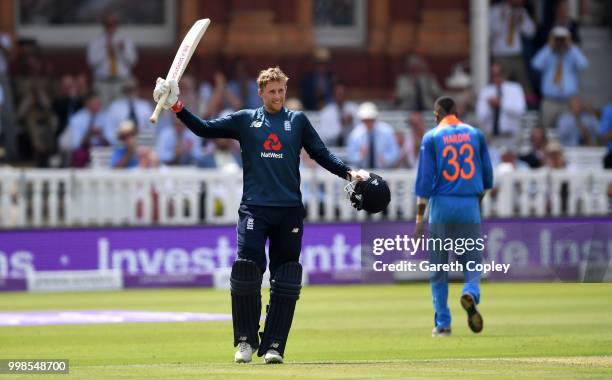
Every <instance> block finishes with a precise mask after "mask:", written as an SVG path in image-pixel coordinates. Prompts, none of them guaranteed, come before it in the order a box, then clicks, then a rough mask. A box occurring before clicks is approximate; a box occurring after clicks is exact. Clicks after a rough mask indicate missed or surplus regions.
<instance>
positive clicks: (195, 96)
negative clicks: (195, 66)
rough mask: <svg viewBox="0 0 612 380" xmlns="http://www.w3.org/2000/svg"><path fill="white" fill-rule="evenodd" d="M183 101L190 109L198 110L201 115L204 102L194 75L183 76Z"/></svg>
mask: <svg viewBox="0 0 612 380" xmlns="http://www.w3.org/2000/svg"><path fill="white" fill-rule="evenodd" d="M180 86H181V101H182V102H183V104H184V105H185V107H188V108H189V109H190V110H194V112H197V115H201V113H200V112H201V111H202V109H203V108H204V105H203V104H202V103H203V101H202V98H201V96H200V92H199V91H198V88H197V82H196V79H195V78H194V77H193V76H192V75H189V74H188V75H183V77H182V78H181V83H180Z"/></svg>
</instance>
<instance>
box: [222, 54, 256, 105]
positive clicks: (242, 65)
mask: <svg viewBox="0 0 612 380" xmlns="http://www.w3.org/2000/svg"><path fill="white" fill-rule="evenodd" d="M227 92H228V96H230V97H231V98H232V103H233V107H232V108H233V109H235V110H239V109H244V108H249V109H254V108H258V107H260V106H261V98H260V97H259V94H258V88H257V81H256V79H255V78H253V77H251V76H249V73H248V69H247V65H246V62H244V61H243V60H238V61H237V62H236V65H235V68H234V78H233V79H231V80H230V81H229V83H228V84H227Z"/></svg>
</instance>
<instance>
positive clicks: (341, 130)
mask: <svg viewBox="0 0 612 380" xmlns="http://www.w3.org/2000/svg"><path fill="white" fill-rule="evenodd" d="M346 98H347V96H346V86H345V85H344V84H342V83H339V82H337V83H334V98H333V100H332V101H331V102H330V103H328V104H327V105H326V106H325V107H323V109H322V110H321V121H320V123H319V125H318V126H316V130H317V132H318V133H319V136H320V137H321V139H322V140H323V142H324V143H325V145H327V146H343V145H344V144H345V143H346V138H347V137H348V135H349V133H350V132H351V130H352V129H353V127H354V126H355V125H356V124H357V108H358V106H357V104H356V103H354V102H351V101H349V100H347V99H346Z"/></svg>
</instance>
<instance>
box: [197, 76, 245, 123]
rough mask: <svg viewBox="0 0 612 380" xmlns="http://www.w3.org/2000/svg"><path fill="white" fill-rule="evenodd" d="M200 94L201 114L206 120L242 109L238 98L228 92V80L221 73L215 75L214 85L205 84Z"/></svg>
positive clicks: (202, 85)
mask: <svg viewBox="0 0 612 380" xmlns="http://www.w3.org/2000/svg"><path fill="white" fill-rule="evenodd" d="M198 93H199V96H200V99H201V100H202V107H201V109H200V111H201V112H200V114H201V115H202V117H203V118H204V119H212V118H217V117H220V115H222V114H228V113H231V112H234V111H238V110H239V109H240V107H241V104H240V101H239V100H238V98H237V97H235V96H233V95H232V94H231V93H230V92H229V91H228V88H227V80H226V78H225V75H224V74H223V73H222V72H220V71H217V72H215V74H214V84H213V85H211V84H210V83H208V82H203V83H202V84H201V85H200V88H199V90H198Z"/></svg>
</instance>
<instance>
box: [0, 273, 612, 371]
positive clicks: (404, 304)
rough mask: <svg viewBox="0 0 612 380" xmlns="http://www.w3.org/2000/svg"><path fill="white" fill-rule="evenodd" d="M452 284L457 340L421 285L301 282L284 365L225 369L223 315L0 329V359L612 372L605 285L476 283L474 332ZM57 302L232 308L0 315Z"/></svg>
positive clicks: (142, 301) (78, 298)
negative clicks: (478, 325) (445, 330)
mask: <svg viewBox="0 0 612 380" xmlns="http://www.w3.org/2000/svg"><path fill="white" fill-rule="evenodd" d="M460 291H461V288H460V286H459V285H458V284H454V285H452V286H451V292H450V299H449V301H450V305H451V310H452V312H453V317H454V320H453V336H452V337H450V338H432V337H431V335H430V334H431V329H432V327H433V326H432V323H433V322H432V309H431V299H430V293H429V287H428V286H427V285H426V284H409V285H387V286H343V287H307V288H305V289H304V290H303V292H302V297H301V299H300V301H299V303H298V308H297V312H296V317H295V320H294V324H293V329H292V331H291V335H290V338H289V343H288V347H287V351H286V361H287V362H286V364H284V365H282V366H264V365H262V364H261V358H256V359H255V361H254V362H253V363H252V364H247V365H245V364H242V365H238V364H233V363H232V359H233V353H234V349H233V347H232V342H231V339H232V332H231V322H227V321H226V322H212V323H156V324H150V323H137V324H121V325H75V326H67V325H64V326H37V327H33V326H32V327H0V358H68V359H70V375H68V376H66V375H59V376H54V377H53V378H58V379H66V378H75V379H76V378H79V379H115V378H134V379H136V378H142V379H176V378H193V379H234V378H245V379H265V380H270V379H408V378H452V379H455V378H469V379H478V378H486V379H491V378H496V379H498V378H508V379H515V378H527V379H545V378H551V379H562V378H572V379H576V378H578V379H583V378H584V379H604V378H608V379H610V378H612V284H508V283H506V284H484V285H483V297H482V304H481V312H482V313H483V316H484V318H485V328H484V331H483V333H482V334H480V335H474V334H472V333H471V332H470V331H469V330H468V327H467V324H466V321H465V313H464V311H463V310H462V309H461V306H460V305H459V296H460ZM266 293H267V292H266ZM58 309H70V310H83V309H136V310H148V311H193V312H221V313H230V303H229V292H228V291H218V290H211V289H196V290H133V291H122V292H112V293H84V294H83V293H80V294H75V293H70V294H27V293H9V294H2V295H0V311H24V310H58ZM31 377H33V378H42V376H31ZM44 377H45V378H48V376H44ZM0 378H9V377H7V376H5V377H3V376H2V375H0ZM12 378H15V379H24V378H26V376H25V375H16V376H12Z"/></svg>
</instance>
